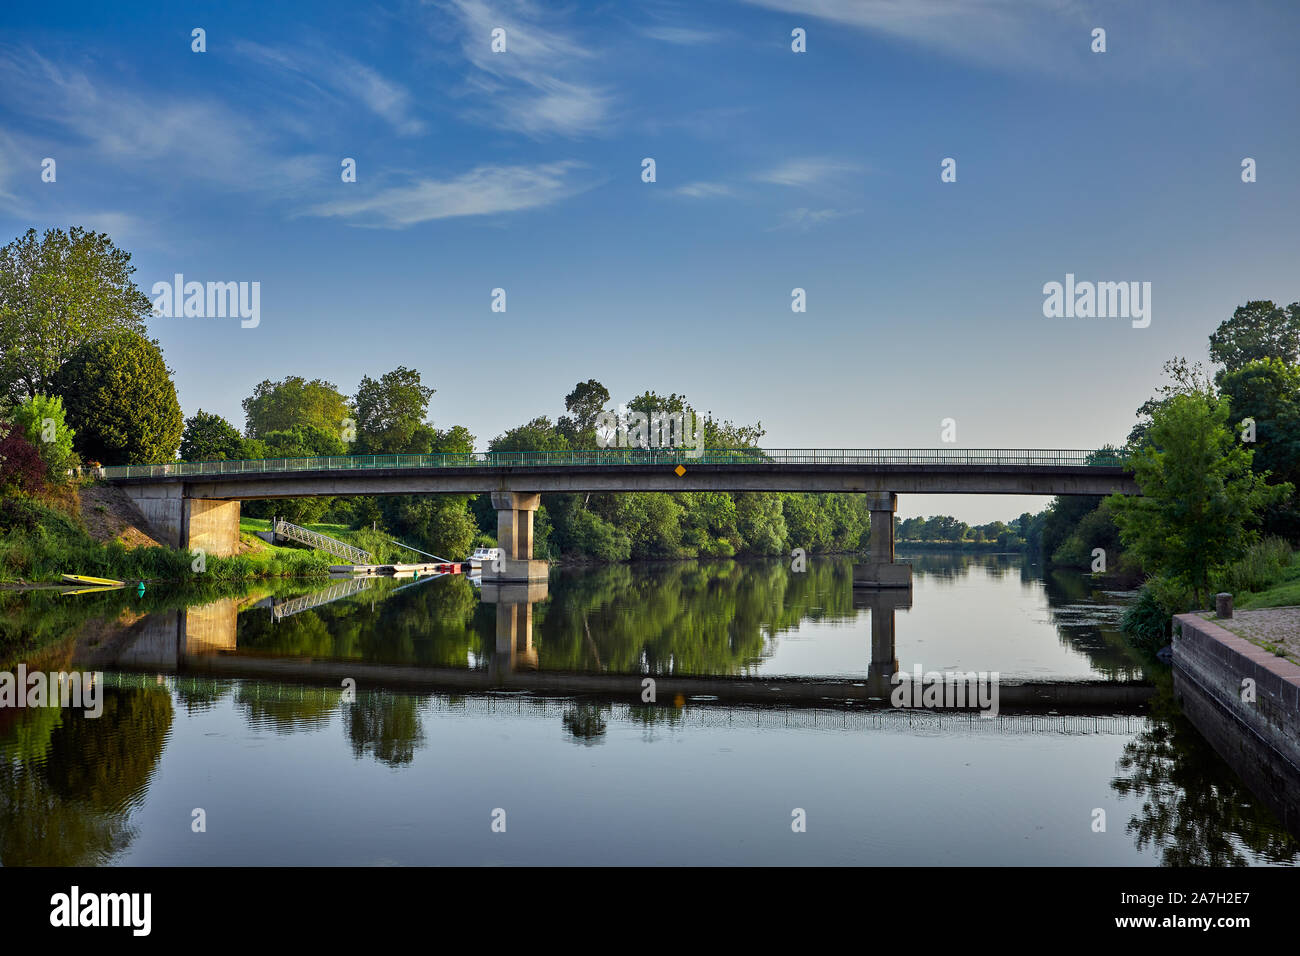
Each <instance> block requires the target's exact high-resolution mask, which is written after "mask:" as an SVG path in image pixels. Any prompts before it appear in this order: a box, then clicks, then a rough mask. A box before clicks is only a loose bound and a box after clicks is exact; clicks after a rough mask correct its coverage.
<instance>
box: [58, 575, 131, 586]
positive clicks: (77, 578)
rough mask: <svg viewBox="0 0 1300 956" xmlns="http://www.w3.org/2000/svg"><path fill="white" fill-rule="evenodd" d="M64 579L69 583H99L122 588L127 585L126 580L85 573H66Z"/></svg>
mask: <svg viewBox="0 0 1300 956" xmlns="http://www.w3.org/2000/svg"><path fill="white" fill-rule="evenodd" d="M63 580H64V581H67V582H68V583H69V584H98V585H100V586H103V587H116V588H120V587H122V586H124V585H125V583H126V582H125V581H114V580H113V579H112V578H92V577H88V576H86V575H84V574H65V575H64V576H63Z"/></svg>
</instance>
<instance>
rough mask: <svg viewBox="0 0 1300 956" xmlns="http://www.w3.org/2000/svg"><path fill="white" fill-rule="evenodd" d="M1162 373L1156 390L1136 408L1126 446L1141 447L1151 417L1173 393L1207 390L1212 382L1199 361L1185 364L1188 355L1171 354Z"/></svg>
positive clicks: (1202, 391) (1210, 389) (1184, 393)
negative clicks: (1135, 419)
mask: <svg viewBox="0 0 1300 956" xmlns="http://www.w3.org/2000/svg"><path fill="white" fill-rule="evenodd" d="M1164 373H1165V376H1166V377H1167V378H1168V379H1169V382H1167V383H1166V384H1164V385H1161V386H1160V387H1159V388H1157V389H1156V394H1155V395H1154V396H1153V397H1151V398H1149V399H1147V400H1146V401H1145V402H1143V403H1142V404H1141V406H1139V408H1138V410H1137V416H1138V423H1137V424H1136V425H1134V426H1133V429H1132V431H1130V432H1129V435H1128V449H1129V450H1132V449H1136V448H1141V447H1142V446H1143V445H1144V444H1146V442H1147V433H1148V431H1149V430H1150V428H1151V419H1152V417H1153V416H1154V415H1155V413H1156V412H1157V411H1159V410H1160V409H1162V408H1164V407H1165V406H1166V405H1168V404H1169V402H1170V401H1171V400H1172V399H1173V397H1174V396H1175V395H1192V394H1198V393H1210V392H1213V391H1214V385H1213V383H1212V382H1211V380H1210V376H1209V373H1208V372H1206V370H1205V368H1204V366H1202V365H1201V363H1200V362H1194V363H1192V364H1188V362H1187V359H1185V358H1182V357H1178V358H1172V359H1170V360H1169V361H1168V362H1166V363H1165V365H1164Z"/></svg>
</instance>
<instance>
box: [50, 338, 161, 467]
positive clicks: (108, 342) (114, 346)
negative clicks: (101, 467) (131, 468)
mask: <svg viewBox="0 0 1300 956" xmlns="http://www.w3.org/2000/svg"><path fill="white" fill-rule="evenodd" d="M54 385H55V388H56V390H57V391H58V393H59V394H60V395H61V396H62V397H63V402H64V407H65V408H66V409H67V416H68V423H69V424H70V425H71V426H72V428H73V429H75V431H76V439H75V447H76V449H77V451H78V452H80V453H81V456H82V457H83V458H85V459H87V460H93V461H98V462H101V463H103V464H106V465H136V464H146V463H153V462H167V461H171V460H173V459H174V458H175V457H176V448H177V446H178V445H179V444H180V440H181V433H182V431H183V429H184V420H183V419H182V416H181V406H180V402H178V401H177V400H176V386H175V385H174V384H172V379H171V373H170V371H169V370H168V368H167V365H166V363H164V362H163V356H162V351H161V350H160V349H159V348H158V343H157V342H154V341H151V340H150V339H147V338H145V337H144V336H143V335H137V334H136V333H134V332H114V333H112V334H110V335H107V336H105V337H103V338H99V339H92V340H91V341H88V342H86V343H84V344H83V345H82V346H81V347H80V348H78V349H77V350H76V351H75V352H74V353H72V356H71V357H70V358H69V359H68V361H67V362H65V363H64V365H63V367H62V368H60V369H59V371H58V373H57V375H56V376H55V379H54Z"/></svg>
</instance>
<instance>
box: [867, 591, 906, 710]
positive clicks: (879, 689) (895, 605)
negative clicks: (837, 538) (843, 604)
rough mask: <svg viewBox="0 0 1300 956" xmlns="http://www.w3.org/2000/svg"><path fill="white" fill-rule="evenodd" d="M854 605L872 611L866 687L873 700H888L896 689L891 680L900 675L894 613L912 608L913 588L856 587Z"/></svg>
mask: <svg viewBox="0 0 1300 956" xmlns="http://www.w3.org/2000/svg"><path fill="white" fill-rule="evenodd" d="M853 606H854V607H855V608H858V609H866V610H869V611H870V612H871V663H870V665H869V666H868V667H867V687H868V688H870V691H871V695H872V696H873V697H888V696H889V694H890V692H891V691H892V690H893V684H891V683H890V678H891V677H893V676H894V674H896V673H898V653H897V651H896V649H895V642H894V612H895V611H897V610H898V609H899V608H902V609H903V610H907V609H908V608H910V607H911V606H912V589H911V588H910V587H909V588H874V589H868V588H857V589H856V590H855V591H854V592H853Z"/></svg>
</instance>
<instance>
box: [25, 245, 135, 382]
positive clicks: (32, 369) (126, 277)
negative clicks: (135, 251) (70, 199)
mask: <svg viewBox="0 0 1300 956" xmlns="http://www.w3.org/2000/svg"><path fill="white" fill-rule="evenodd" d="M134 272H135V267H134V266H132V265H131V256H130V254H129V253H127V252H123V251H122V250H121V249H118V248H117V247H116V246H115V245H113V241H112V240H111V239H109V237H108V235H107V234H106V233H97V232H94V231H91V230H86V229H82V228H80V227H78V226H73V227H72V229H70V230H69V231H68V232H64V231H63V230H62V229H50V230H47V231H46V233H45V235H44V236H41V237H39V238H38V236H37V234H36V230H35V229H28V230H27V232H26V233H25V234H24V235H22V236H20V237H19V238H17V239H15V240H14V241H13V242H11V243H9V245H7V246H5V247H4V248H3V249H0V398H3V399H7V400H8V401H10V402H14V403H16V402H18V401H20V400H21V399H23V398H26V397H28V396H31V395H36V394H46V395H48V394H50V393H51V392H52V391H55V389H54V384H53V383H54V375H55V373H56V372H58V370H59V369H60V368H61V367H62V365H63V363H65V362H66V361H68V359H70V358H71V357H72V354H73V352H74V351H76V350H77V349H78V348H80V347H81V346H82V345H84V344H85V343H87V342H89V341H91V340H92V339H96V338H99V337H101V336H104V335H108V334H110V333H113V332H121V331H128V332H135V333H137V334H140V335H143V334H144V331H145V318H146V316H148V315H149V314H150V307H151V304H150V302H149V299H148V297H147V296H145V294H144V293H143V292H141V291H140V290H139V289H138V288H137V287H136V284H135V282H134V280H132V278H131V276H132V274H133V273H134Z"/></svg>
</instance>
